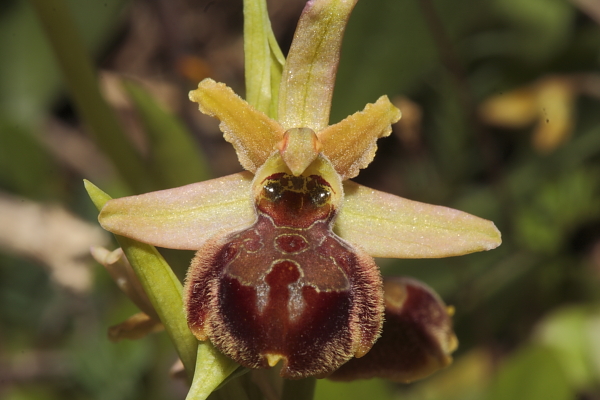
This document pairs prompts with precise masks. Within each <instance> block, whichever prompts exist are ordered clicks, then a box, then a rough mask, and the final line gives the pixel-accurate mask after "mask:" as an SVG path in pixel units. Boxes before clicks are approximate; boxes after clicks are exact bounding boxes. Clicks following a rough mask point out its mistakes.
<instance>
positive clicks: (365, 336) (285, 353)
mask: <svg viewBox="0 0 600 400" xmlns="http://www.w3.org/2000/svg"><path fill="white" fill-rule="evenodd" d="M332 190H333V189H332V187H331V186H330V185H329V183H327V182H326V181H325V180H324V179H323V178H322V177H320V176H317V175H311V176H299V177H295V176H292V175H288V174H285V173H278V174H274V175H271V176H269V177H268V178H266V179H265V180H264V181H263V182H262V191H261V194H260V196H259V198H258V199H256V211H257V221H256V223H255V224H254V225H253V226H252V227H250V228H248V229H245V230H243V231H240V232H236V233H232V234H228V235H224V236H223V237H220V238H215V239H213V240H211V241H210V242H209V243H207V245H205V246H204V247H203V248H202V249H200V250H199V251H198V253H197V255H196V258H195V259H194V261H193V262H192V266H191V268H190V271H189V273H188V277H187V281H186V294H185V295H186V310H187V316H188V323H189V325H190V328H191V330H192V332H194V334H195V335H196V336H197V337H198V338H199V339H200V340H205V339H207V338H208V339H210V340H211V341H212V342H213V343H214V344H215V346H217V347H218V348H219V349H220V350H221V351H222V352H224V353H225V354H226V355H228V356H229V357H231V358H233V359H234V360H235V361H237V362H238V363H240V364H242V365H244V366H246V367H249V368H266V367H269V366H274V365H275V364H276V363H277V362H278V361H279V360H283V368H282V370H281V375H282V376H284V377H287V378H303V377H307V376H317V377H323V376H327V375H328V374H330V373H331V372H332V371H334V370H335V369H337V368H338V367H339V366H340V365H342V364H343V363H344V362H346V361H347V360H348V359H350V358H351V357H353V356H355V355H357V356H362V355H363V354H365V353H366V352H367V351H368V350H369V349H370V348H371V346H372V345H373V342H374V341H375V340H376V339H377V337H378V336H379V332H380V328H381V319H382V312H383V304H382V292H381V278H380V276H379V272H378V269H377V267H376V265H375V264H374V262H373V260H372V259H371V258H370V257H369V256H367V255H365V254H363V253H362V252H360V251H358V250H357V249H355V248H354V247H352V246H351V245H349V244H348V243H346V242H345V241H344V240H342V239H341V238H339V237H338V236H337V235H335V234H334V233H333V232H332V230H331V228H332V223H333V219H334V217H335V212H336V210H335V208H334V206H333V205H332V204H331V202H330V197H331V195H332Z"/></svg>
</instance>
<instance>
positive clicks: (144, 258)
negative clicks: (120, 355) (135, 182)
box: [84, 181, 216, 377]
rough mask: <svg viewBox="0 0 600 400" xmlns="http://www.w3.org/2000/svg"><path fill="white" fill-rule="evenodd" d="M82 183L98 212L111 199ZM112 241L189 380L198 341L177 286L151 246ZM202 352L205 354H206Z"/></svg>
mask: <svg viewBox="0 0 600 400" xmlns="http://www.w3.org/2000/svg"><path fill="white" fill-rule="evenodd" d="M84 183H85V188H86V190H87V192H88V194H89V196H90V198H91V199H92V201H93V202H94V205H95V206H96V208H98V210H101V209H102V207H103V206H104V204H105V203H106V202H107V201H108V200H110V199H111V198H110V196H109V195H107V194H106V193H104V192H103V191H101V190H100V189H99V188H97V187H96V186H94V184H92V183H91V182H89V181H84ZM115 237H116V238H117V241H118V242H119V244H120V245H121V247H122V248H123V251H124V252H125V255H126V256H127V259H128V260H129V262H130V264H131V266H132V267H133V269H134V271H135V273H136V275H137V276H138V278H139V280H140V282H141V284H142V287H143V288H144V291H145V292H146V294H147V295H148V298H149V299H150V301H151V302H152V305H153V306H154V308H155V309H156V312H157V314H158V316H159V317H160V320H161V322H162V323H163V325H164V326H165V330H166V331H167V334H168V335H169V337H170V338H171V340H172V341H173V343H174V345H175V349H176V350H177V353H178V354H179V357H180V358H181V361H182V362H183V365H184V367H185V369H186V371H187V372H188V375H189V376H190V377H191V376H192V375H193V373H194V368H195V364H196V352H197V351H199V350H198V341H197V340H196V338H195V337H194V335H192V333H191V332H190V330H189V328H188V326H187V321H186V318H185V315H184V314H183V301H182V297H181V292H182V287H181V282H179V280H178V279H177V277H176V276H175V274H174V273H173V270H172V269H171V267H170V266H169V265H168V264H167V262H166V261H165V259H164V258H163V257H162V256H161V255H160V253H159V252H158V251H157V250H156V248H154V246H150V245H148V244H144V243H139V242H136V241H134V240H131V239H128V238H125V237H122V236H117V235H115ZM206 346H211V345H209V344H203V345H202V346H200V347H206ZM211 347H212V346H211ZM204 351H205V352H206V350H204ZM214 351H216V350H214Z"/></svg>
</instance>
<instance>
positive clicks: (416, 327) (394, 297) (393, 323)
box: [330, 278, 458, 382]
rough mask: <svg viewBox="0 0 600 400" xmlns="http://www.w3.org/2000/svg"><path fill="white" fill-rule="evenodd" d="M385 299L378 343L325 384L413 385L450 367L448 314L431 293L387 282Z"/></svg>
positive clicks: (414, 284) (411, 283)
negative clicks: (372, 381)
mask: <svg viewBox="0 0 600 400" xmlns="http://www.w3.org/2000/svg"><path fill="white" fill-rule="evenodd" d="M384 293H385V294H384V299H385V322H384V324H383V332H382V334H381V338H379V340H378V341H377V343H375V345H374V346H373V348H372V349H371V351H369V353H367V355H365V356H364V357H362V358H357V359H352V360H350V361H348V362H347V363H346V364H344V365H342V367H341V368H340V369H338V370H337V371H335V372H334V373H333V374H332V375H331V376H330V379H333V380H342V381H347V380H355V379H368V378H374V377H378V378H385V379H390V380H393V381H397V382H412V381H414V380H417V379H422V378H425V377H426V376H428V375H431V374H432V373H434V372H435V371H437V370H439V369H440V368H444V367H446V366H447V365H449V364H450V363H451V362H452V357H451V356H450V354H451V353H452V352H453V351H454V350H455V349H456V347H457V344H458V343H457V340H456V336H454V332H453V330H452V319H451V315H450V314H451V313H450V312H449V311H448V308H447V307H446V305H445V304H444V303H443V302H442V300H441V299H440V298H439V297H438V295H437V294H436V293H435V292H434V291H433V289H431V288H429V287H428V286H426V285H425V284H423V283H421V282H419V281H417V280H415V279H411V278H389V279H386V280H385V282H384Z"/></svg>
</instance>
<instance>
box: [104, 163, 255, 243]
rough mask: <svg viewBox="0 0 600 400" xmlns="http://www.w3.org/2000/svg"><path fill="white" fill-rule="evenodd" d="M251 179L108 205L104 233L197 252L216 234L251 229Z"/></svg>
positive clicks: (222, 180)
mask: <svg viewBox="0 0 600 400" xmlns="http://www.w3.org/2000/svg"><path fill="white" fill-rule="evenodd" d="M251 182H252V174H250V173H248V172H242V173H238V174H233V175H228V176H225V177H222V178H218V179H212V180H210V181H205V182H200V183H194V184H191V185H187V186H182V187H179V188H175V189H168V190H161V191H158V192H152V193H146V194H142V195H139V196H131V197H122V198H120V199H114V200H109V201H108V202H107V203H106V205H105V206H104V208H103V209H102V212H101V213H100V217H99V221H100V224H101V225H102V227H104V229H106V230H108V231H110V232H113V233H115V234H118V235H121V236H126V237H129V238H131V239H135V240H138V241H140V242H144V243H149V244H152V245H155V246H159V247H167V248H171V249H185V250H197V249H199V248H200V247H201V246H202V245H203V244H204V242H205V241H206V240H208V239H209V238H210V237H211V236H213V235H214V234H215V233H217V232H219V231H221V230H224V231H233V230H237V229H243V228H246V227H248V226H250V225H251V224H252V223H253V222H254V220H255V219H256V216H255V214H254V208H253V205H252V198H251Z"/></svg>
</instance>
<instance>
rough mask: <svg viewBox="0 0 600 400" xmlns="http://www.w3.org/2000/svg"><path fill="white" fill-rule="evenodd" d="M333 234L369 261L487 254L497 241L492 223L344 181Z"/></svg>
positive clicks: (449, 209) (495, 230)
mask: <svg viewBox="0 0 600 400" xmlns="http://www.w3.org/2000/svg"><path fill="white" fill-rule="evenodd" d="M344 193H345V198H344V204H343V206H342V210H341V212H340V213H339V215H338V219H337V220H336V232H338V234H339V235H340V236H341V237H342V238H344V239H346V240H348V241H349V242H351V243H355V244H358V245H359V246H361V247H362V248H363V249H365V250H366V252H367V253H368V254H370V255H371V256H373V257H388V258H438V257H449V256H458V255H462V254H468V253H473V252H476V251H482V250H491V249H493V248H495V247H498V246H499V245H500V243H501V242H502V241H501V239H500V232H499V231H498V229H497V228H496V226H495V225H494V223H493V222H491V221H488V220H485V219H482V218H479V217H476V216H474V215H471V214H467V213H465V212H462V211H458V210H453V209H451V208H447V207H441V206H434V205H431V204H425V203H419V202H417V201H412V200H407V199H404V198H402V197H398V196H394V195H392V194H389V193H384V192H379V191H377V190H373V189H370V188H368V187H365V186H362V185H359V184H357V183H354V182H352V181H346V182H344Z"/></svg>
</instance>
